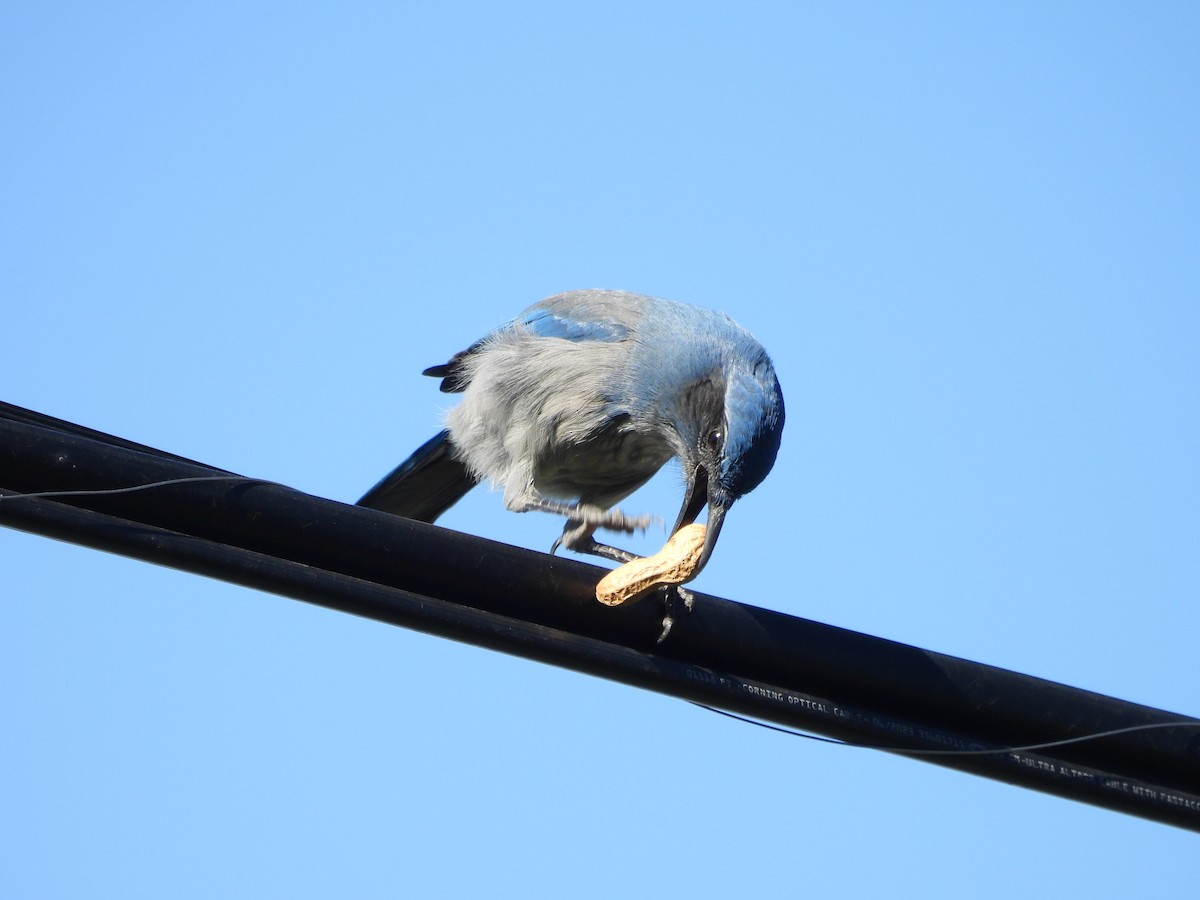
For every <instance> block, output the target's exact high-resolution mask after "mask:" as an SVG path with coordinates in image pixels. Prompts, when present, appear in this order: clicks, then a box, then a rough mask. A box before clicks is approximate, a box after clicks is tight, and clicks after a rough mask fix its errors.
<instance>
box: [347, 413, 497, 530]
mask: <svg viewBox="0 0 1200 900" xmlns="http://www.w3.org/2000/svg"><path fill="white" fill-rule="evenodd" d="M475 484H476V482H475V479H474V478H472V477H471V473H470V472H469V471H468V470H467V467H466V466H465V465H463V463H461V462H460V461H459V460H458V459H457V458H455V456H454V448H453V446H452V445H451V443H450V433H449V432H448V431H442V432H439V433H438V434H436V435H434V436H433V437H432V438H431V439H430V440H428V441H426V442H425V443H424V444H422V445H421V446H420V447H418V448H417V450H416V451H415V452H414V453H413V454H412V456H410V457H409V458H408V459H406V460H405V461H404V462H402V463H400V465H398V466H396V468H394V469H393V470H392V471H391V472H390V473H389V474H388V475H386V476H385V477H384V479H383V480H382V481H380V482H379V484H377V485H375V487H373V488H371V489H370V490H369V491H367V492H366V493H365V494H363V496H362V499H361V500H359V501H358V504H357V505H358V506H367V507H370V508H371V509H381V510H383V511H384V512H390V513H393V514H395V515H397V516H404V517H405V518H407V519H416V520H417V521H419V522H433V521H435V520H436V519H437V517H438V516H440V515H441V514H442V513H444V512H445V511H446V510H448V509H449V508H450V507H452V506H453V505H454V504H455V503H457V502H458V501H459V500H461V499H462V498H463V496H464V495H465V494H466V493H467V491H469V490H470V489H471V488H473V487H475Z"/></svg>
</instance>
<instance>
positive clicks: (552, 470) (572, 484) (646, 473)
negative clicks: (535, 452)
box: [534, 417, 675, 506]
mask: <svg viewBox="0 0 1200 900" xmlns="http://www.w3.org/2000/svg"><path fill="white" fill-rule="evenodd" d="M674 455H675V451H674V448H673V447H672V446H671V445H670V444H669V443H667V442H666V441H665V440H664V439H663V438H662V436H661V435H658V434H654V433H647V432H645V431H638V430H634V429H632V428H630V427H629V425H628V421H627V419H626V418H625V417H618V418H615V419H613V420H611V421H610V422H608V423H606V425H605V426H604V427H603V428H601V429H599V430H597V431H595V432H594V433H592V434H591V435H589V436H588V437H587V438H586V439H585V440H581V441H570V442H552V443H551V444H550V446H549V448H548V451H547V452H546V453H545V454H544V455H543V456H542V457H541V458H540V459H539V460H538V465H537V467H536V470H535V472H534V483H535V485H536V487H537V489H538V490H539V491H540V492H542V493H543V494H546V495H549V496H554V497H578V498H580V499H581V500H583V501H584V502H585V503H593V504H596V505H599V506H610V505H612V504H613V503H616V502H617V501H619V500H621V499H623V498H624V497H627V496H628V495H629V494H631V493H633V492H634V491H635V490H637V489H638V488H639V487H641V486H642V485H643V484H645V483H646V482H647V481H649V480H650V478H651V477H652V476H653V475H654V473H655V472H657V471H658V470H659V469H661V468H662V466H663V464H664V463H665V462H667V460H669V459H670V458H671V457H672V456H674Z"/></svg>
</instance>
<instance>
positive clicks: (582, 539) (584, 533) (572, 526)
mask: <svg viewBox="0 0 1200 900" xmlns="http://www.w3.org/2000/svg"><path fill="white" fill-rule="evenodd" d="M595 530H596V526H595V525H588V524H587V523H586V522H581V521H580V520H579V519H567V524H566V525H564V526H563V532H562V534H561V535H559V536H558V538H556V539H555V541H554V545H553V546H552V547H551V548H550V552H551V553H553V552H554V551H555V550H557V549H558V548H559V547H566V548H567V549H568V550H572V551H574V552H575V553H590V554H591V555H592V556H602V557H604V558H605V559H611V560H612V561H613V562H619V563H627V562H630V561H631V560H635V559H640V557H639V556H638V555H637V554H636V553H630V552H629V551H628V550H622V549H620V548H619V547H610V546H609V545H608V544H601V543H600V542H599V541H597V540H596V539H595V538H593V537H592V532H594V531H595Z"/></svg>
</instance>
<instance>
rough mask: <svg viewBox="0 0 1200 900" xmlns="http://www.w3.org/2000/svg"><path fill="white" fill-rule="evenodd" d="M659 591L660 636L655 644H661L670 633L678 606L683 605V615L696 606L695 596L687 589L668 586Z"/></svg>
mask: <svg viewBox="0 0 1200 900" xmlns="http://www.w3.org/2000/svg"><path fill="white" fill-rule="evenodd" d="M659 590H660V591H661V593H662V606H663V620H662V629H663V630H662V634H660V635H659V636H658V640H657V641H655V643H656V644H661V643H662V642H663V641H665V640H666V639H667V635H668V634H670V633H671V629H672V628H674V627H675V614H676V613H677V612H678V604H679V602H680V601H682V603H683V610H684V612H685V613H690V612H691V611H692V608H693V607H694V606H695V605H696V595H695V594H693V593H692V592H691V591H689V590H688V589H687V588H685V587H683V586H682V585H678V584H668V585H665V586H663V587H661V588H659Z"/></svg>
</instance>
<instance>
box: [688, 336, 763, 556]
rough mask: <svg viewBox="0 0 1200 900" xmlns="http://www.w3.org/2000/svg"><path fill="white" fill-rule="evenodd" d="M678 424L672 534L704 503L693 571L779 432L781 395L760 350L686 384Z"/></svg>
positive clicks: (756, 478) (757, 478)
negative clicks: (678, 484) (679, 482)
mask: <svg viewBox="0 0 1200 900" xmlns="http://www.w3.org/2000/svg"><path fill="white" fill-rule="evenodd" d="M681 404H682V405H681V408H680V416H679V419H678V420H677V426H676V428H677V431H678V434H679V437H680V439H681V442H682V444H683V446H682V447H681V448H680V450H681V452H680V459H681V462H682V464H683V474H684V478H685V481H686V489H685V492H684V497H683V507H682V508H681V509H680V511H679V518H678V519H677V520H676V522H675V527H674V528H673V529H672V533H674V532H675V531H678V530H679V529H680V528H681V527H682V526H684V525H690V524H691V523H692V522H694V521H696V519H697V518H698V517H699V515H700V512H701V510H703V509H704V508H705V507H706V506H707V507H708V518H707V529H708V530H707V532H706V534H705V539H704V549H703V551H702V552H701V555H700V562H699V564H698V565H697V566H696V569H695V572H694V573H693V577H694V575H695V574H698V573H699V572H700V570H701V569H702V568H704V565H705V564H706V563H707V562H708V558H709V556H711V555H712V551H713V547H715V546H716V543H717V537H718V535H720V533H721V525H722V524H723V523H724V521H725V513H726V512H727V511H728V510H729V507H731V506H732V505H733V503H734V501H735V500H737V499H739V498H740V497H743V496H745V495H746V494H748V493H750V491H752V490H754V489H755V488H756V487H758V485H759V484H760V483H761V482H762V480H763V479H764V478H766V477H767V473H768V472H770V471H771V467H772V466H773V465H775V456H776V454H777V453H778V452H779V440H780V436H781V435H782V433H783V419H784V410H783V394H782V392H781V391H780V389H779V379H778V378H777V377H776V376H775V369H774V367H773V366H772V365H771V361H770V359H769V358H768V357H767V354H766V352H765V351H762V350H761V348H758V352H756V353H753V354H751V355H750V356H749V358H743V360H742V361H740V362H739V364H736V365H726V366H723V367H721V368H718V369H714V370H713V371H711V372H709V373H707V374H705V375H704V376H702V377H701V378H699V379H698V380H696V381H694V382H692V383H690V384H689V385H688V387H687V388H686V389H685V391H684V393H683V396H682V398H681Z"/></svg>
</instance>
